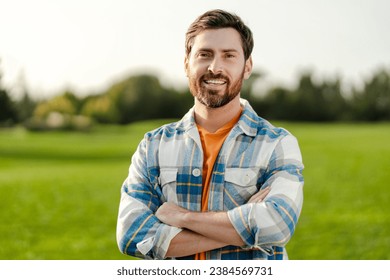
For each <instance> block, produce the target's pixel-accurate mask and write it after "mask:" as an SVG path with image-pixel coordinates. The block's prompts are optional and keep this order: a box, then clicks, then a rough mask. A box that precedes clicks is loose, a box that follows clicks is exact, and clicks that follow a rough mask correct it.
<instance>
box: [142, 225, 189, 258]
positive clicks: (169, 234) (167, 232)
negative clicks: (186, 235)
mask: <svg viewBox="0 0 390 280" xmlns="http://www.w3.org/2000/svg"><path fill="white" fill-rule="evenodd" d="M181 231H182V229H180V228H177V227H172V226H169V225H165V224H161V225H160V227H159V228H158V230H157V232H156V235H155V236H153V237H150V238H148V239H145V240H143V241H142V242H139V243H138V244H137V249H138V250H139V251H140V253H141V254H143V255H144V256H145V257H147V258H153V259H157V260H162V259H164V258H165V255H166V253H167V251H168V248H169V244H170V243H171V240H172V239H173V238H174V237H175V236H176V235H177V234H178V233H179V232H181ZM151 256H153V257H151Z"/></svg>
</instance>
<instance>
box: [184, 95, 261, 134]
mask: <svg viewBox="0 0 390 280" xmlns="http://www.w3.org/2000/svg"><path fill="white" fill-rule="evenodd" d="M240 103H241V106H242V107H243V111H242V115H241V117H240V119H239V121H238V123H237V125H236V127H238V128H239V129H241V130H242V132H243V133H245V134H247V135H248V136H252V137H253V136H256V134H257V130H258V125H259V116H258V115H257V114H256V112H255V111H254V110H253V108H252V107H251V105H250V104H249V102H248V101H247V100H245V99H242V98H241V99H240ZM193 128H196V123H195V116H194V107H192V108H191V109H190V110H189V111H188V112H187V114H185V115H184V117H183V118H182V119H181V120H180V121H179V122H178V123H177V127H176V129H177V130H180V131H183V132H188V131H190V130H191V129H193Z"/></svg>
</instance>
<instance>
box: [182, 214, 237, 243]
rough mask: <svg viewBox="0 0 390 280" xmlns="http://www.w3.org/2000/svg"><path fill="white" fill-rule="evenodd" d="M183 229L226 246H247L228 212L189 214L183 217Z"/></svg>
mask: <svg viewBox="0 0 390 280" xmlns="http://www.w3.org/2000/svg"><path fill="white" fill-rule="evenodd" d="M181 227H182V228H186V229H189V230H191V231H193V232H196V233H198V234H200V235H203V236H205V237H207V238H209V239H212V240H217V241H218V242H222V243H225V245H235V246H243V245H245V243H244V241H243V240H242V238H241V237H240V235H239V234H238V233H237V231H236V230H235V229H234V227H233V225H232V223H231V222H230V220H229V217H228V215H227V213H226V212H188V213H186V214H185V215H183V219H182V221H181Z"/></svg>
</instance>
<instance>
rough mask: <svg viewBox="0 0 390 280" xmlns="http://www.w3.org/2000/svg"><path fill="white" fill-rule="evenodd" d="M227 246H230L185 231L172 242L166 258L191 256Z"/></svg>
mask: <svg viewBox="0 0 390 280" xmlns="http://www.w3.org/2000/svg"><path fill="white" fill-rule="evenodd" d="M227 245H228V244H226V243H224V242H220V241H216V240H213V239H210V238H208V237H205V236H203V235H200V234H198V233H195V232H192V231H190V230H183V231H181V232H180V233H179V234H177V235H176V236H175V237H174V238H173V239H172V240H171V243H170V245H169V247H168V251H167V253H166V255H165V257H168V258H169V257H170V258H174V257H184V256H190V255H194V254H196V253H200V252H205V251H210V250H213V249H217V248H221V247H224V246H227Z"/></svg>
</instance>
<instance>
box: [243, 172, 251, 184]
mask: <svg viewBox="0 0 390 280" xmlns="http://www.w3.org/2000/svg"><path fill="white" fill-rule="evenodd" d="M250 181H251V178H250V177H249V175H248V174H246V175H245V177H244V183H245V184H249V182H250Z"/></svg>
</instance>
